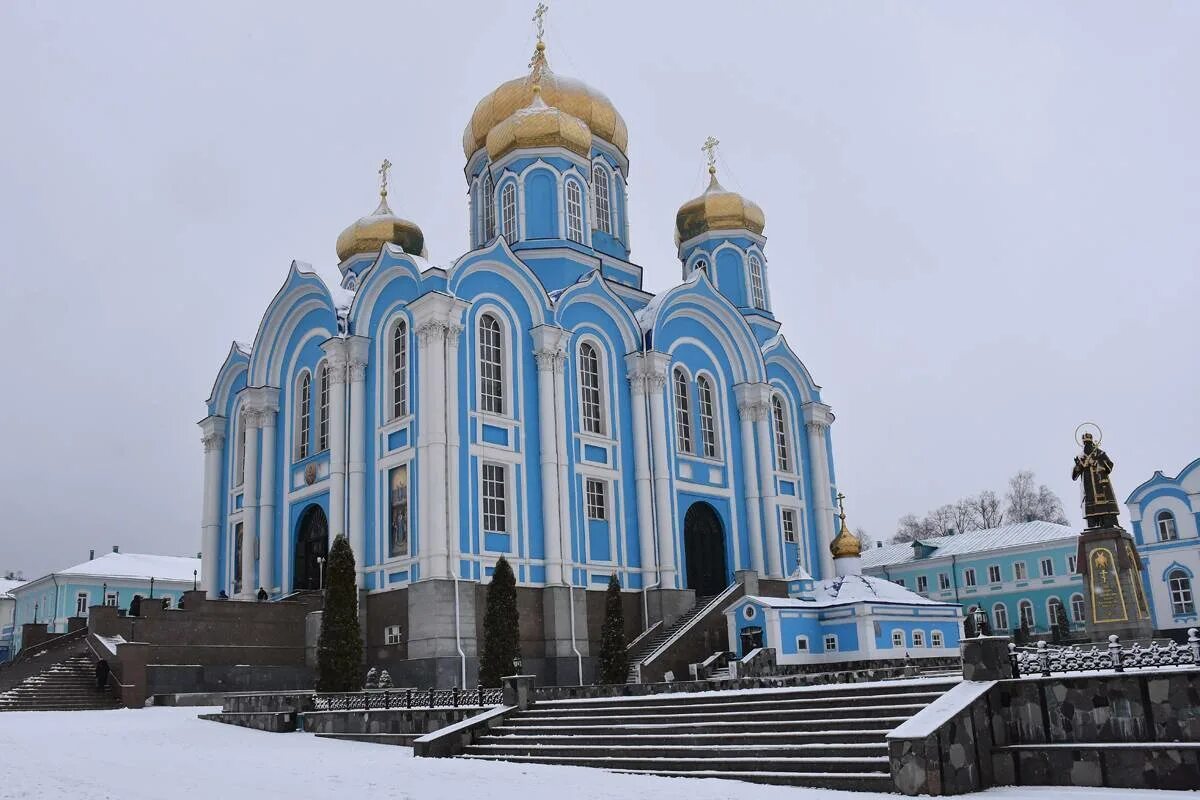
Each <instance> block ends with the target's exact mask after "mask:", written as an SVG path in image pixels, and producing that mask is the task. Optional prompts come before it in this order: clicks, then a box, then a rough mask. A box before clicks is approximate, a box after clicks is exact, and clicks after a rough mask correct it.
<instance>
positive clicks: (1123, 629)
mask: <svg viewBox="0 0 1200 800" xmlns="http://www.w3.org/2000/svg"><path fill="white" fill-rule="evenodd" d="M1079 572H1080V574H1081V575H1082V576H1083V598H1084V605H1085V607H1086V609H1087V623H1086V625H1087V633H1088V638H1090V639H1091V640H1092V641H1093V642H1104V641H1106V640H1107V639H1108V637H1109V636H1111V635H1112V634H1114V633H1115V634H1116V635H1117V636H1119V637H1121V639H1123V640H1129V639H1149V638H1150V637H1151V636H1153V634H1154V622H1153V620H1152V619H1151V618H1150V608H1149V606H1148V605H1147V604H1146V592H1145V588H1144V584H1143V583H1142V562H1141V560H1140V559H1139V558H1138V555H1137V548H1136V547H1135V546H1134V543H1133V537H1132V536H1130V535H1129V532H1128V531H1126V530H1125V529H1124V528H1121V527H1120V526H1116V527H1107V528H1089V529H1087V530H1085V531H1084V532H1083V533H1082V534H1080V536H1079Z"/></svg>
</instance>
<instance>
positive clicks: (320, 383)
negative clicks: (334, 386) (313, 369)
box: [317, 364, 329, 453]
mask: <svg viewBox="0 0 1200 800" xmlns="http://www.w3.org/2000/svg"><path fill="white" fill-rule="evenodd" d="M328 449H329V365H328V364H322V365H321V369H320V370H318V372H317V452H318V453H320V452H321V451H323V450H328Z"/></svg>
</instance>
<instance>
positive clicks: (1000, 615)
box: [992, 603, 1008, 631]
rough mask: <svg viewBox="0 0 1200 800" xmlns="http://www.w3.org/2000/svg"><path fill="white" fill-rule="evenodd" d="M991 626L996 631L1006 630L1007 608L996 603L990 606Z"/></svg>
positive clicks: (1002, 604)
mask: <svg viewBox="0 0 1200 800" xmlns="http://www.w3.org/2000/svg"><path fill="white" fill-rule="evenodd" d="M992 626H993V627H994V628H995V629H996V630H997V631H1006V630H1008V606H1006V605H1005V604H1004V603H996V604H995V605H994V606H992Z"/></svg>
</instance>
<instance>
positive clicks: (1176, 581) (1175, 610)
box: [1167, 569, 1196, 617]
mask: <svg viewBox="0 0 1200 800" xmlns="http://www.w3.org/2000/svg"><path fill="white" fill-rule="evenodd" d="M1167 588H1168V589H1169V590H1170V593H1171V613H1172V614H1174V615H1175V616H1177V617H1183V616H1187V615H1189V614H1195V613H1196V601H1195V599H1194V598H1193V597H1192V579H1191V578H1189V577H1188V574H1187V573H1186V572H1184V571H1183V570H1181V569H1177V570H1175V571H1174V572H1172V573H1171V574H1170V575H1169V576H1167Z"/></svg>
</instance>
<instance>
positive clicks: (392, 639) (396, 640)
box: [383, 625, 403, 646]
mask: <svg viewBox="0 0 1200 800" xmlns="http://www.w3.org/2000/svg"><path fill="white" fill-rule="evenodd" d="M402 639H403V637H402V635H401V630H400V626H399V625H388V626H387V627H385V628H384V629H383V643H384V645H387V646H391V645H397V644H400V642H401V641H402Z"/></svg>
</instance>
